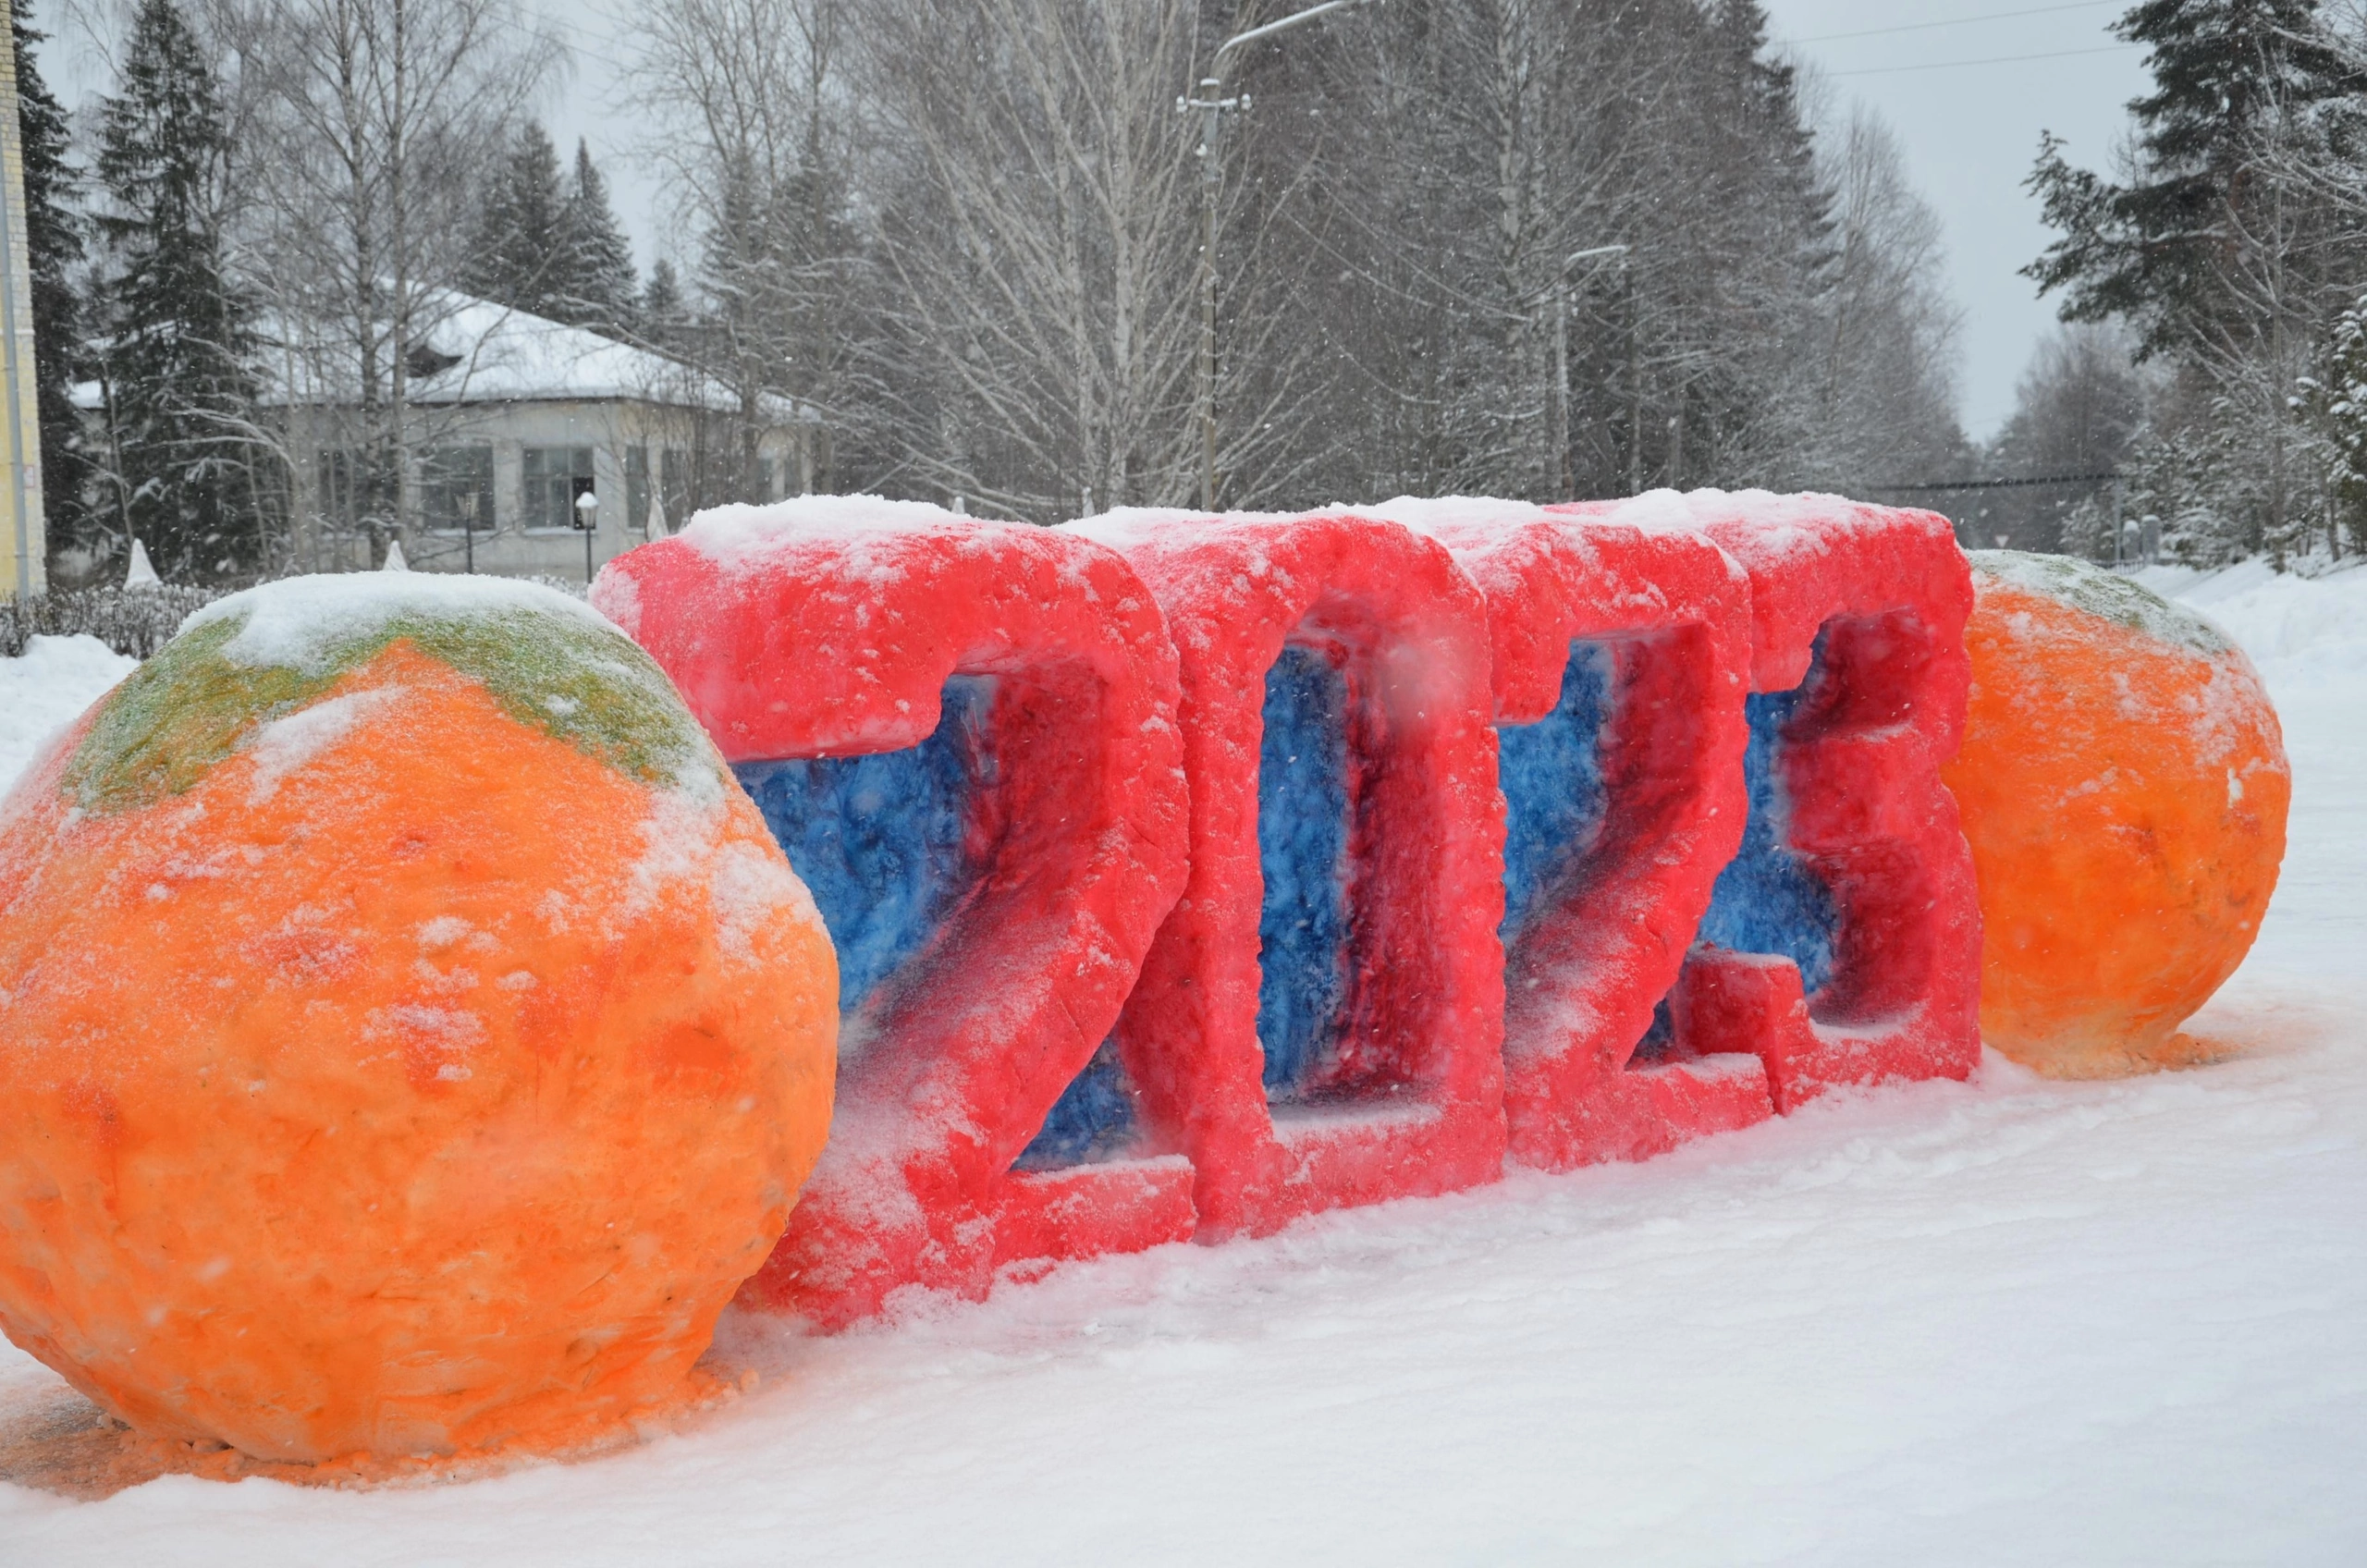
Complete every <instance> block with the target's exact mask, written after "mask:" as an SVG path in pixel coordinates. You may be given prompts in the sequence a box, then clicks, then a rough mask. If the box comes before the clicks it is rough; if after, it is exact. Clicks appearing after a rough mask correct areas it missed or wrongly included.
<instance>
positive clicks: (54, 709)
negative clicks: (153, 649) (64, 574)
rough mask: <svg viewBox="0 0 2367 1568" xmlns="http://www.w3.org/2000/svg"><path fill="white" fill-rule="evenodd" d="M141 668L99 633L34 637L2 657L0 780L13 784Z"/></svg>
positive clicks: (0, 673) (135, 660)
mask: <svg viewBox="0 0 2367 1568" xmlns="http://www.w3.org/2000/svg"><path fill="white" fill-rule="evenodd" d="M138 668H140V661H139V660H138V659H134V658H126V657H125V656H124V655H121V654H118V653H117V652H116V651H115V650H114V649H113V648H110V647H108V646H107V645H106V644H105V643H102V642H100V641H99V640H98V639H97V638H96V637H91V636H80V637H35V638H33V639H31V641H30V642H28V643H26V645H25V653H24V656H23V657H22V658H14V659H0V779H5V780H6V781H7V782H8V783H10V784H12V785H13V784H14V783H15V782H16V780H17V778H18V776H19V775H21V774H22V773H23V772H24V771H25V769H26V768H28V767H30V766H32V760H33V758H34V757H35V756H36V755H38V754H39V753H41V752H42V751H43V748H45V747H46V746H47V745H48V744H49V742H50V741H53V740H55V738H56V736H57V734H58V732H59V731H60V730H62V729H65V728H66V727H67V725H69V724H71V723H73V722H74V721H75V720H76V719H78V718H80V717H82V710H83V709H85V708H87V707H89V706H90V705H91V704H92V703H95V702H97V701H98V700H99V699H100V698H101V697H103V696H104V695H105V694H106V692H107V690H108V688H110V687H112V686H113V685H114V684H115V683H116V682H117V681H118V680H122V679H123V678H124V677H125V676H127V675H129V674H130V673H131V672H132V671H133V670H135V669H138Z"/></svg>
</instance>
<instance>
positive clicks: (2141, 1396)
mask: <svg viewBox="0 0 2367 1568" xmlns="http://www.w3.org/2000/svg"><path fill="white" fill-rule="evenodd" d="M2157 576H2158V577H2159V578H2160V583H2159V585H2160V586H2163V587H2165V589H2168V590H2170V591H2173V592H2177V593H2179V594H2182V596H2185V597H2187V598H2189V599H2190V600H2192V601H2193V602H2195V603H2197V604H2199V605H2201V606H2203V607H2204V608H2206V609H2207V610H2208V611H2209V612H2210V613H2212V614H2213V615H2214V616H2215V617H2217V618H2219V619H2221V620H2222V621H2223V623H2224V624H2226V626H2227V627H2228V629H2229V630H2230V631H2233V632H2234V633H2235V634H2236V635H2237V637H2238V639H2239V640H2240V641H2242V642H2243V643H2245V645H2246V646H2247V647H2249V648H2250V649H2251V650H2252V651H2253V652H2254V655H2255V656H2256V657H2258V658H2259V659H2260V660H2261V663H2262V666H2263V670H2264V671H2265V672H2266V674H2267V675H2268V678H2269V680H2270V682H2271V685H2272V687H2273V688H2274V690H2275V694H2276V697H2277V700H2278V704H2279V707H2280V710H2281V712H2282V713H2283V716H2284V719H2285V723H2286V726H2287V744H2288V746H2289V747H2290V749H2291V752H2292V755H2293V761H2294V773H2295V790H2294V808H2293V827H2292V849H2291V852H2290V854H2289V856H2288V858H2287V864H2286V873H2285V879H2284V883H2283V885H2282V887H2281V888H2279V890H2278V894H2277V898H2276V901H2275V905H2274V906H2273V908H2272V909H2271V911H2270V913H2269V918H2268V921H2267V924H2266V926H2265V928H2264V931H2263V937H2262V940H2261V943H2260V946H2259V948H2258V949H2257V950H2256V951H2255V952H2254V954H2253V955H2252V958H2251V961H2250V962H2249V963H2248V964H2247V965H2246V966H2245V968H2244V970H2243V972H2242V973H2241V974H2239V975H2238V977H2237V978H2236V980H2235V981H2234V982H2233V983H2232V984H2231V985H2230V986H2228V987H2227V989H2226V991H2225V992H2224V993H2223V994H2222V995H2221V997H2220V998H2218V999H2217V1000H2216V1001H2214V1003H2213V1004H2212V1006H2211V1007H2210V1008H2209V1009H2208V1010H2206V1011H2205V1012H2204V1013H2203V1015H2202V1016H2201V1018H2200V1019H2198V1020H2197V1021H2196V1023H2195V1024H2194V1025H2192V1028H2193V1029H2194V1031H2195V1032H2197V1033H2201V1034H2207V1035H2213V1036H2214V1037H2216V1038H2219V1039H2221V1040H2224V1041H2226V1042H2228V1043H2230V1044H2232V1045H2236V1046H2238V1047H2241V1049H2242V1054H2241V1055H2240V1056H2239V1057H2238V1059H2237V1060H2233V1061H2230V1062H2227V1063H2226V1064H2223V1065H2220V1066H2217V1067H2213V1068H2208V1069H2204V1070H2201V1071H2198V1072H2188V1073H2181V1074H2177V1075H2172V1076H2165V1077H2158V1078H2152V1079H2144V1080H2138V1081H2133V1082H2127V1083H2120V1084H2045V1083H2042V1082H2041V1081H2039V1080H2037V1079H2035V1078H2033V1077H2031V1076H2030V1075H2028V1074H2026V1073H2023V1072H2019V1071H2018V1070H2017V1069H2015V1068H2013V1067H2011V1066H2010V1065H2007V1064H2005V1063H2004V1062H2002V1061H2000V1060H1996V1059H1992V1060H1991V1061H1990V1062H1989V1064H1988V1065H1987V1066H1986V1067H1985V1068H1984V1069H1983V1071H1982V1072H1981V1075H1980V1077H1979V1079H1978V1080H1977V1081H1976V1082H1975V1083H1973V1084H1968V1085H1956V1084H1945V1085H1924V1086H1920V1087H1916V1088H1911V1089H1905V1090H1894V1091H1887V1092H1882V1093H1876V1094H1870V1095H1866V1096H1857V1097H1854V1098H1849V1099H1846V1100H1843V1101H1840V1102H1837V1103H1826V1104H1820V1105H1818V1106H1815V1107H1812V1108H1810V1109H1809V1110H1808V1111H1806V1112H1805V1113H1803V1114H1801V1115H1798V1116H1796V1117H1793V1118H1790V1119H1788V1120H1785V1121H1779V1122H1776V1123H1773V1124H1771V1125H1767V1126H1763V1127H1760V1128H1757V1129H1754V1130H1752V1131H1750V1132H1748V1133H1739V1134H1735V1135H1732V1136H1728V1137H1724V1138H1721V1139H1717V1140H1713V1141H1711V1142H1709V1143H1706V1144H1701V1145H1695V1146H1693V1147H1691V1148H1689V1149H1686V1150H1683V1151H1680V1152H1679V1153H1677V1154H1675V1155H1673V1156H1670V1157H1668V1158H1663V1159H1660V1160H1656V1161H1653V1162H1652V1163H1650V1164H1648V1165H1642V1166H1630V1167H1614V1168H1608V1169H1600V1170H1588V1171H1583V1172H1579V1173H1576V1174H1574V1175H1569V1176H1562V1177H1541V1176H1535V1175H1516V1176H1515V1177H1514V1178H1513V1179H1512V1180H1510V1181H1508V1182H1505V1183H1504V1184H1503V1185H1502V1186H1499V1187H1493V1188H1490V1189H1487V1190H1485V1191H1481V1192H1478V1193H1470V1194H1462V1195H1460V1196H1456V1197H1452V1198H1446V1199H1440V1200H1432V1201H1426V1202H1419V1203H1407V1204H1400V1205H1396V1206H1392V1207H1386V1208H1380V1209H1367V1210H1364V1211H1361V1212H1357V1213H1352V1214H1345V1215H1336V1216H1331V1217H1330V1218H1327V1219H1320V1220H1318V1221H1315V1222H1312V1223H1308V1224H1305V1225H1302V1226H1300V1227H1298V1228H1296V1229H1294V1230H1293V1231H1290V1232H1289V1233H1287V1234H1286V1235H1283V1236H1282V1237H1278V1238H1275V1239H1273V1240H1270V1241H1265V1242H1255V1243H1237V1244H1234V1245H1232V1246H1227V1247H1221V1248H1195V1247H1173V1248H1168V1249H1165V1250H1162V1251H1160V1252H1157V1253H1153V1254H1150V1255H1147V1256H1141V1257H1134V1258H1122V1259H1114V1260H1108V1261H1104V1262H1101V1263H1097V1264H1091V1265H1085V1266H1082V1267H1076V1268H1068V1269H1065V1270H1062V1271H1061V1272H1060V1273H1058V1274H1056V1275H1054V1276H1053V1277H1051V1278H1050V1279H1048V1280H1043V1281H1041V1282H1039V1283H1036V1284H1035V1285H1032V1286H1027V1287H1023V1288H1018V1289H1012V1290H1007V1291H1004V1292H1001V1293H1000V1294H999V1295H998V1296H997V1297H996V1298H995V1299H994V1300H993V1301H991V1302H989V1303H987V1304H986V1305H945V1304H934V1305H929V1304H925V1305H922V1306H920V1307H918V1308H916V1309H915V1310H914V1311H913V1312H912V1313H911V1314H909V1315H908V1316H907V1317H906V1318H905V1319H904V1320H903V1321H901V1322H899V1323H896V1324H894V1325H892V1326H888V1327H882V1328H877V1329H870V1330H866V1331H862V1332H857V1333H853V1334H849V1335H846V1336H843V1337H840V1338H837V1339H831V1340H812V1341H803V1340H793V1339H779V1338H776V1337H773V1336H769V1335H767V1333H766V1332H765V1331H764V1330H763V1329H762V1328H761V1326H758V1325H753V1324H747V1323H741V1324H738V1325H736V1326H735V1337H734V1341H733V1342H732V1343H731V1345H730V1347H729V1354H730V1356H731V1357H733V1358H734V1359H736V1360H738V1361H740V1362H741V1363H742V1364H754V1365H755V1366H759V1367H761V1368H762V1369H763V1371H764V1373H765V1379H764V1383H763V1385H762V1387H760V1388H759V1389H758V1390H757V1391H756V1392H754V1394H752V1395H750V1396H748V1397H746V1398H744V1399H742V1400H741V1401H740V1402H739V1403H736V1404H733V1405H731V1406H729V1407H727V1408H725V1409H723V1410H721V1411H718V1412H717V1413H714V1414H712V1415H708V1416H705V1417H704V1418H702V1419H701V1420H699V1421H698V1422H696V1423H694V1424H693V1426H691V1427H689V1428H688V1429H687V1430H685V1431H683V1432H681V1433H680V1434H678V1435H673V1436H668V1437H663V1438H660V1439H656V1440H655V1441H653V1442H651V1443H649V1444H647V1445H646V1446H644V1447H642V1448H640V1449H637V1450H634V1451H632V1452H625V1453H621V1454H618V1455H615V1456H613V1457H610V1458H607V1459H602V1460H599V1461H595V1462H592V1463H587V1464H577V1465H565V1466H560V1465H550V1466H544V1467H540V1468H535V1469H531V1470H525V1471H521V1472H518V1473H514V1474H511V1475H509V1476H502V1477H499V1478H496V1479H492V1480H484V1481H478V1482H473V1483H470V1484H466V1485H452V1486H443V1487H434V1488H418V1489H410V1490H388V1491H379V1492H372V1493H339V1492H328V1491H319V1490H308V1489H301V1488H292V1487H288V1486H283V1485H280V1484H277V1483H275V1482H268V1481H261V1480H247V1481H243V1482H239V1483H238V1484H236V1485H222V1484H219V1483H214V1482H206V1481H199V1480H194V1479H190V1478H187V1477H168V1478H166V1479H161V1480H156V1481H152V1482H149V1483H148V1484H146V1485H144V1486H140V1487H136V1488H131V1489H129V1490H127V1491H123V1492H120V1493H118V1494H117V1495H116V1496H114V1497H112V1498H109V1499H107V1500H106V1501H100V1502H79V1501H67V1500H65V1499H62V1498H59V1497H56V1496H55V1495H52V1494H51V1493H48V1492H45V1491H41V1490H36V1489H32V1488H22V1487H8V1486H0V1562H5V1563H7V1564H16V1563H26V1564H43V1565H48V1564H71V1563H82V1562H108V1563H119V1562H141V1563H152V1562H153V1563H215V1562H220V1563H238V1564H241V1565H254V1568H262V1565H266V1564H278V1563H316V1562H338V1563H340V1564H374V1563H388V1564H395V1563H399V1564H406V1565H413V1564H425V1563H471V1564H476V1563H545V1562H547V1563H555V1564H556V1563H569V1564H581V1563H635V1564H642V1563H677V1562H680V1563H701V1564H705V1563H717V1564H738V1563H752V1564H753V1563H779V1562H832V1563H840V1562H857V1563H885V1562H963V1563H975V1564H992V1563H1004V1562H1010V1563H1023V1562H1024V1563H1027V1564H1030V1565H1031V1568H1050V1565H1057V1564H1063V1563H1071V1562H1076V1563H1085V1562H1093V1563H1110V1562H1123V1563H1166V1562H1175V1563H1204V1562H1290V1563H1292V1564H1294V1565H1295V1564H1320V1563H1330V1562H1342V1563H1348V1562H1356V1563H1371V1562H1406V1563H1475V1564H1477V1563H1487V1564H1499V1563H1505V1564H1508V1563H1526V1562H1556V1563H1559V1562H1606V1563H1620V1564H1637V1563H1689V1562H1699V1563H1716V1564H1741V1563H1802V1564H1808V1563H1814V1564H1820V1565H1830V1564H1854V1563H1882V1564H1884V1565H1886V1568H1888V1565H1895V1564H1916V1565H1922V1564H1953V1563H1964V1564H1982V1565H1993V1564H2000V1563H2039V1564H2055V1563H2061V1564H2083V1565H2084V1564H2111V1563H2131V1564H2137V1563H2143V1564H2183V1563H2214V1564H2215V1563H2274V1564H2280V1565H2292V1564H2314V1563H2324V1564H2357V1563H2360V1562H2367V1480H2362V1476H2367V571H2359V570H2354V571H2350V572H2346V573H2341V574H2338V575H2336V576H2332V577H2328V578H2324V579H2321V580H2318V581H2316V582H2300V581H2298V580H2294V579H2289V578H2288V579H2275V578H2271V577H2270V576H2269V575H2268V574H2267V573H2266V572H2265V571H2261V570H2243V569H2239V570H2238V571H2235V572H2230V573H2226V574H2222V575H2221V576H2219V577H2217V578H2212V579H2201V580H2196V579H2193V578H2191V576H2190V575H2186V574H2178V573H2174V572H2164V573H2159V574H2157ZM0 662H5V661H0ZM123 664H124V661H116V663H115V665H114V666H112V667H110V666H108V665H107V664H105V663H104V658H103V656H99V655H93V652H92V649H90V648H83V647H80V646H79V645H73V644H69V645H67V646H66V647H64V648H60V647H56V646H48V647H43V648H37V649H36V651H35V652H34V653H33V654H32V655H28V657H27V658H26V659H24V660H21V661H16V663H15V668H6V669H5V670H0V766H18V763H19V761H20V759H21V758H22V757H24V756H25V755H28V754H30V752H31V749H32V747H31V740H32V738H33V736H34V732H35V731H37V730H41V729H45V728H47V727H50V726H53V725H55V724H56V723H60V722H63V721H64V720H65V718H67V717H70V715H71V713H72V712H73V711H74V710H75V709H77V708H78V707H79V706H80V704H81V703H82V702H84V701H87V700H88V698H89V697H91V696H93V695H95V694H96V692H97V691H98V690H99V689H101V688H102V687H103V686H104V683H105V681H106V680H109V679H111V678H112V674H113V673H114V671H116V670H119V669H120V668H123ZM61 1390H62V1385H60V1384H58V1383H57V1381H56V1380H55V1378H52V1377H51V1376H50V1374H49V1373H48V1372H47V1371H45V1370H44V1369H43V1368H42V1367H40V1366H38V1365H36V1364H35V1363H33V1362H31V1361H30V1360H28V1359H26V1358H24V1357H22V1356H20V1355H18V1354H16V1353H15V1352H13V1351H11V1350H7V1349H6V1347H0V1452H5V1451H6V1447H7V1445H8V1443H9V1442H10V1441H11V1440H12V1438H14V1439H17V1440H22V1439H23V1437H24V1434H25V1433H27V1432H28V1431H30V1430H31V1428H32V1427H34V1426H37V1425H38V1424H39V1423H41V1422H43V1421H53V1422H54V1421H58V1420H79V1419H80V1418H81V1415H79V1414H77V1411H76V1408H75V1407H74V1405H73V1404H72V1403H71V1402H70V1401H69V1400H68V1399H67V1397H66V1396H65V1395H64V1394H63V1393H62V1391H61ZM83 1408H84V1410H86V1409H87V1407H83ZM12 1427H14V1428H15V1430H14V1432H13V1433H12V1430H11V1428H12Z"/></svg>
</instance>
